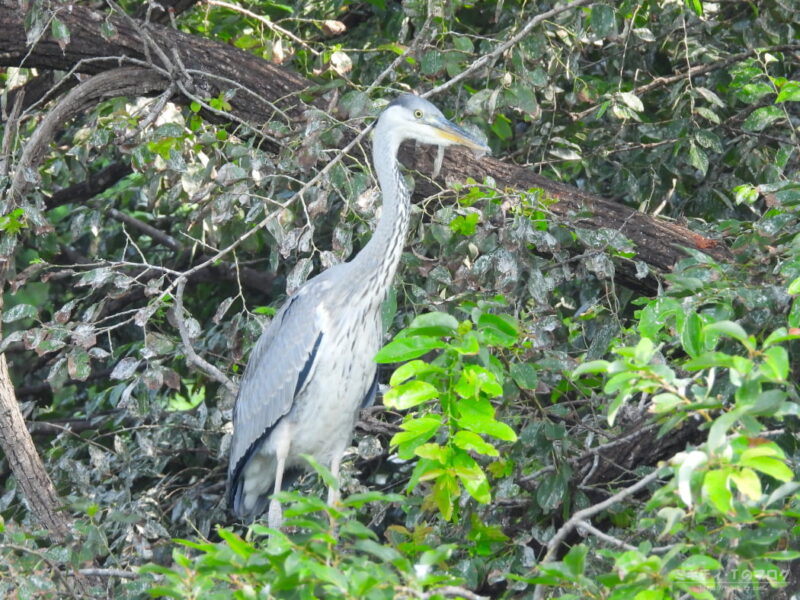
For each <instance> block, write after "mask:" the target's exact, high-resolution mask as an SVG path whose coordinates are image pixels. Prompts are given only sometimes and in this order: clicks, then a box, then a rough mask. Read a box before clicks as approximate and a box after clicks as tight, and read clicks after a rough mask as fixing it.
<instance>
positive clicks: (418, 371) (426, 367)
mask: <svg viewBox="0 0 800 600" xmlns="http://www.w3.org/2000/svg"><path fill="white" fill-rule="evenodd" d="M444 372H445V371H444V369H442V368H441V367H437V366H436V365H432V364H430V363H428V362H425V361H424V360H418V359H417V360H411V361H409V362H407V363H405V364H402V365H400V366H399V367H397V368H396V369H395V370H394V373H392V377H391V378H390V379H389V385H391V386H392V387H394V386H397V385H400V384H401V383H403V382H404V381H406V380H408V379H411V378H412V377H417V376H419V375H427V374H428V373H444Z"/></svg>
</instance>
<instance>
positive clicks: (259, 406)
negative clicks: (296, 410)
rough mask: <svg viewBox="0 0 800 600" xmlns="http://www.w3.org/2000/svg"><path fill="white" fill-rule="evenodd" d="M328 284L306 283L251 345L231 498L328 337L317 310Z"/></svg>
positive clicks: (237, 414) (237, 418) (238, 409)
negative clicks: (324, 336)
mask: <svg viewBox="0 0 800 600" xmlns="http://www.w3.org/2000/svg"><path fill="white" fill-rule="evenodd" d="M309 283H312V282H309ZM327 287H328V284H327V283H325V282H319V284H318V285H307V286H305V287H304V288H302V289H301V290H300V291H299V292H298V293H297V294H296V295H295V296H292V297H291V298H290V299H289V300H288V301H287V303H286V304H285V305H284V306H283V308H281V310H280V311H279V312H278V314H276V315H275V317H274V318H273V320H272V322H271V323H270V324H269V325H268V326H267V328H266V329H265V330H264V333H262V334H261V337H260V338H259V340H258V342H257V343H256V345H255V347H254V348H253V351H252V353H251V355H250V360H249V361H248V363H247V367H246V369H245V372H244V376H243V377H242V381H241V384H240V385H239V394H238V396H237V398H236V404H235V406H234V409H233V439H232V441H231V457H230V462H229V466H228V479H229V484H230V488H229V491H230V493H231V499H233V497H234V493H235V491H234V490H235V489H236V488H237V487H238V486H237V483H238V479H239V477H240V475H241V472H242V469H244V467H245V466H246V464H247V462H248V460H249V459H250V456H251V455H252V453H253V452H254V451H255V450H257V449H258V447H259V445H260V443H261V442H262V441H263V440H264V439H265V438H266V437H267V436H268V435H269V433H270V431H271V430H272V428H273V427H274V426H275V424H276V423H277V422H278V421H279V420H280V419H281V417H283V416H284V415H286V414H287V413H288V412H289V411H290V410H291V408H292V403H293V402H294V399H295V397H296V396H297V394H298V393H299V392H300V391H301V390H302V388H303V386H304V385H305V383H306V382H307V381H308V378H309V376H310V375H311V374H312V373H313V369H314V365H315V360H316V358H317V350H318V349H319V346H320V343H321V342H322V338H323V335H324V334H323V331H322V325H321V323H320V316H319V310H318V308H319V307H320V301H321V296H322V295H324V292H325V290H326V289H327Z"/></svg>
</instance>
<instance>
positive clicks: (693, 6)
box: [686, 0, 703, 17]
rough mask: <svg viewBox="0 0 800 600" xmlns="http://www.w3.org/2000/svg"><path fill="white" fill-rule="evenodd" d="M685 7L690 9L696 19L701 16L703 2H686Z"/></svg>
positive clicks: (688, 0)
mask: <svg viewBox="0 0 800 600" xmlns="http://www.w3.org/2000/svg"><path fill="white" fill-rule="evenodd" d="M686 6H688V7H689V8H691V9H692V10H693V11H694V12H695V14H696V15H697V16H698V17H702V16H703V2H702V0H686Z"/></svg>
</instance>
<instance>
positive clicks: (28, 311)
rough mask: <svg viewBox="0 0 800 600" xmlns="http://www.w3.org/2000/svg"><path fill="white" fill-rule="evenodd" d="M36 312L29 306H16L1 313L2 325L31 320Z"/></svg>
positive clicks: (33, 307) (34, 308)
mask: <svg viewBox="0 0 800 600" xmlns="http://www.w3.org/2000/svg"><path fill="white" fill-rule="evenodd" d="M37 312H38V311H37V310H36V307H35V306H33V305H31V304H16V305H14V306H12V307H11V308H9V309H8V310H7V311H5V312H4V313H3V323H13V322H14V321H20V320H22V319H33V318H34V317H36V315H37Z"/></svg>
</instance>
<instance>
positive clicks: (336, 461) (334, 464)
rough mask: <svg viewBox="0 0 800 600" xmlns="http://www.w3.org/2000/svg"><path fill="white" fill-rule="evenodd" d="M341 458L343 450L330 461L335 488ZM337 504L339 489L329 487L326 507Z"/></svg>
mask: <svg viewBox="0 0 800 600" xmlns="http://www.w3.org/2000/svg"><path fill="white" fill-rule="evenodd" d="M343 456H344V450H342V451H341V452H336V453H335V454H334V455H333V460H332V461H331V475H333V478H334V480H335V481H336V485H337V486H338V485H339V467H341V466H342V457H343ZM337 502H339V489H338V487H333V486H331V487H329V488H328V506H333V505H334V504H336V503H337Z"/></svg>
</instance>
